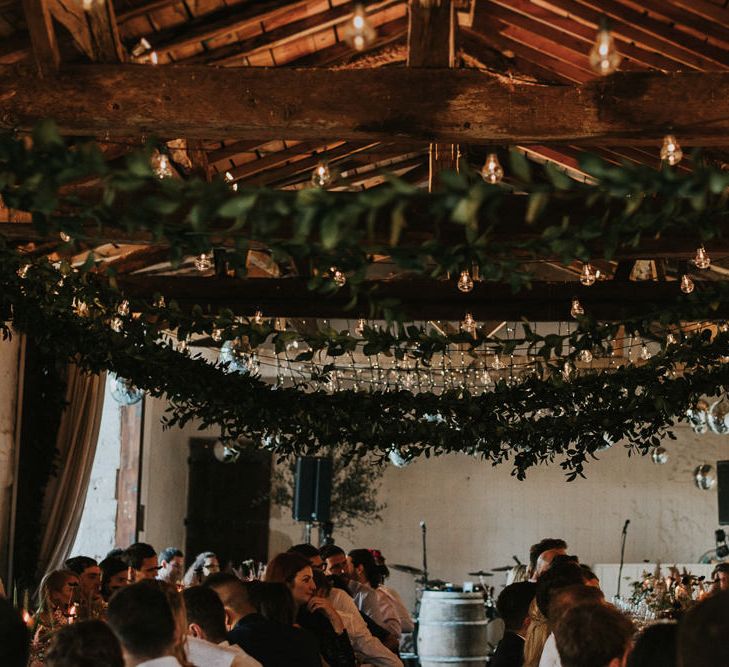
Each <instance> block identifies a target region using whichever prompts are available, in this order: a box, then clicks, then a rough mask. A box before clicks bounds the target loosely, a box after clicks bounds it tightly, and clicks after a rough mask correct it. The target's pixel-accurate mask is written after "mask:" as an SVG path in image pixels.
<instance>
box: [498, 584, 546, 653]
mask: <svg viewBox="0 0 729 667" xmlns="http://www.w3.org/2000/svg"><path fill="white" fill-rule="evenodd" d="M536 590H537V585H536V584H535V583H532V582H531V581H520V582H518V583H516V584H511V586H507V587H506V588H505V589H504V590H503V591H501V595H499V599H498V600H497V601H496V609H498V611H499V614H500V615H501V618H502V619H503V620H504V625H505V626H506V632H505V633H504V638H503V639H502V640H501V641H500V642H499V645H498V646H497V647H496V653H494V656H493V658H492V659H491V667H521V666H522V665H523V664H524V637H525V635H526V631H527V628H528V627H529V605H530V604H531V602H532V600H533V599H534V594H535V593H536Z"/></svg>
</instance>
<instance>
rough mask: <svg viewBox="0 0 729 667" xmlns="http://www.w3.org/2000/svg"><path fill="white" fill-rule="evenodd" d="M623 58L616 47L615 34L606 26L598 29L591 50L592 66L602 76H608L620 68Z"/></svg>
mask: <svg viewBox="0 0 729 667" xmlns="http://www.w3.org/2000/svg"><path fill="white" fill-rule="evenodd" d="M622 59H623V58H622V56H621V55H620V54H619V53H618V50H617V48H615V39H614V38H613V34H612V33H611V32H610V31H609V30H606V29H605V28H603V29H601V30H598V31H597V38H596V39H595V44H594V45H593V47H592V49H591V50H590V67H592V69H593V70H594V71H595V72H597V73H598V74H600V75H601V76H607V75H608V74H612V73H613V72H614V71H615V70H617V69H618V67H619V65H620V61H621V60H622Z"/></svg>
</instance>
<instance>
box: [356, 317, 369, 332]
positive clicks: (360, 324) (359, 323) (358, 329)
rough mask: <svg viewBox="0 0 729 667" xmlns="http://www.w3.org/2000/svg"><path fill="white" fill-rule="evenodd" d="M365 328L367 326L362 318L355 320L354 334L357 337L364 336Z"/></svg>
mask: <svg viewBox="0 0 729 667" xmlns="http://www.w3.org/2000/svg"><path fill="white" fill-rule="evenodd" d="M365 326H367V322H366V321H365V319H364V317H360V318H359V319H358V320H357V326H356V327H355V328H354V333H356V334H357V335H358V336H364V330H365Z"/></svg>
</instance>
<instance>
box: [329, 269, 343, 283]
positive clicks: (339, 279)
mask: <svg viewBox="0 0 729 667" xmlns="http://www.w3.org/2000/svg"><path fill="white" fill-rule="evenodd" d="M329 270H330V271H331V272H332V280H333V281H334V284H335V285H336V286H337V287H344V285H346V284H347V276H346V275H345V274H344V272H343V271H340V270H339V269H338V268H337V267H336V266H333V267H331V268H330V269H329Z"/></svg>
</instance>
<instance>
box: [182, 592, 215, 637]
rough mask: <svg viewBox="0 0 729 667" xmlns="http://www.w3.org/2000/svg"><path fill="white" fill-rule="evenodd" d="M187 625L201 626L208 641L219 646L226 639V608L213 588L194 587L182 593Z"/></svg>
mask: <svg viewBox="0 0 729 667" xmlns="http://www.w3.org/2000/svg"><path fill="white" fill-rule="evenodd" d="M182 595H183V597H184V598H185V610H186V614H187V623H188V625H189V624H191V623H195V624H196V625H199V626H200V627H201V628H202V630H203V632H204V633H205V636H206V638H207V640H208V641H211V642H213V643H214V644H219V643H220V642H222V641H223V640H224V639H225V634H226V632H225V607H224V606H223V602H222V601H221V599H220V596H219V595H218V594H217V593H216V592H215V591H214V590H213V589H212V588H203V587H202V586H193V587H192V588H187V589H185V590H184V591H183V593H182Z"/></svg>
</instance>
